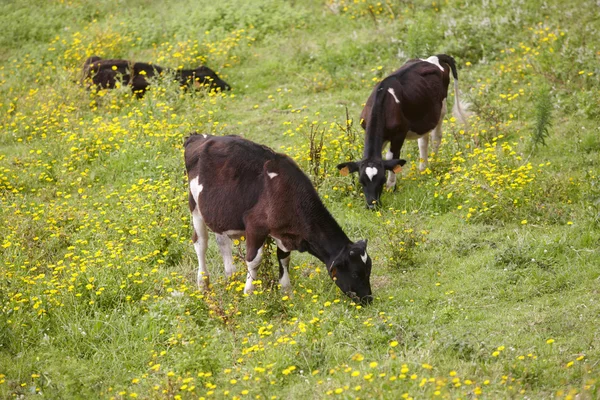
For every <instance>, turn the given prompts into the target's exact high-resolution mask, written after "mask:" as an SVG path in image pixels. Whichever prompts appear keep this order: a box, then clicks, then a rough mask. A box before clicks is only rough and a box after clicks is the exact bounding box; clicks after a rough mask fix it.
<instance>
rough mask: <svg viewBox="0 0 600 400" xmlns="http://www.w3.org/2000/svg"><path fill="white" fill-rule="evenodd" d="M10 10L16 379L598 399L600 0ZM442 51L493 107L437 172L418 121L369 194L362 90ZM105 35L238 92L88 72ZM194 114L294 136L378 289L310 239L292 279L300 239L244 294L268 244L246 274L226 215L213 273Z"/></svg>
mask: <svg viewBox="0 0 600 400" xmlns="http://www.w3.org/2000/svg"><path fill="white" fill-rule="evenodd" d="M0 26H2V34H1V35H0V309H1V313H0V398H3V399H32V398H49V399H93V398H102V399H133V398H142V399H198V398H200V399H250V398H252V399H313V398H314V399H317V398H319V399H320V398H340V399H358V398H361V399H422V398H443V399H475V398H479V399H509V398H510V399H514V398H528V399H546V398H557V399H595V398H599V397H600V365H599V362H600V347H599V345H600V297H599V293H600V254H599V252H598V248H599V244H600V177H599V176H598V174H599V171H600V170H599V166H600V157H599V156H600V128H599V127H598V121H599V120H600V107H599V106H600V7H599V6H598V4H597V2H596V1H586V0H574V1H570V2H564V1H561V0H545V1H542V0H531V1H522V0H475V1H467V0H442V1H438V0H436V1H432V2H417V1H411V0H406V1H404V0H403V1H391V0H380V1H377V0H313V1H309V0H288V1H277V0H253V1H240V0H221V1H218V2H214V1H207V0H199V1H181V0H175V1H170V2H165V1H156V0H130V1H126V2H123V1H117V0H93V1H92V0H51V1H48V0H32V1H28V2H20V1H2V2H0ZM438 53H446V54H450V55H452V56H453V57H454V58H455V59H456V60H457V65H458V76H459V82H460V83H459V87H460V89H461V92H462V96H463V98H464V99H466V100H467V101H468V102H470V103H471V107H470V111H471V113H472V117H471V118H470V119H469V122H468V126H467V127H465V126H462V125H461V124H459V123H458V121H456V120H455V119H454V118H453V117H451V115H450V114H448V115H447V118H446V120H445V122H444V127H443V131H444V139H443V143H442V146H441V148H440V151H439V154H435V155H432V156H431V157H430V165H429V168H428V169H426V170H425V171H423V172H420V171H419V170H418V168H417V166H418V162H419V160H418V158H419V156H418V154H419V153H418V148H417V144H416V142H413V141H410V142H407V143H405V145H404V148H403V150H402V157H403V158H405V159H407V160H408V164H407V165H406V166H405V167H404V169H403V171H402V172H401V174H399V177H398V178H399V179H398V187H397V190H396V192H387V193H384V194H383V197H382V200H383V207H382V208H381V209H379V210H377V211H369V210H366V208H365V206H364V199H363V197H362V193H361V188H360V186H359V185H358V182H357V181H356V178H353V177H343V176H340V175H339V173H338V171H337V169H336V168H335V166H336V165H337V164H338V163H340V162H344V161H349V160H355V159H358V158H360V155H361V154H362V146H363V140H364V132H363V130H362V128H360V126H359V121H358V118H359V115H360V111H361V109H362V106H363V104H364V102H365V101H366V99H367V97H368V95H369V93H370V91H371V90H372V88H373V87H374V85H375V84H376V83H377V82H378V81H379V80H381V79H382V78H383V77H385V76H386V75H388V74H390V73H391V72H393V71H394V70H396V69H397V68H399V67H400V66H401V65H402V64H403V63H404V62H405V61H406V60H408V59H409V58H413V57H422V58H425V57H428V56H430V55H433V54H438ZM91 55H98V56H101V57H104V58H126V59H132V60H137V61H153V62H155V63H158V64H160V65H161V66H166V67H173V68H176V67H184V68H195V67H197V66H198V65H200V64H206V65H207V66H209V67H210V68H212V69H214V70H215V71H217V72H218V74H219V75H220V76H221V78H223V79H224V80H225V81H227V82H228V83H229V84H230V85H231V86H232V87H233V90H232V91H231V92H225V93H214V92H207V91H197V92H184V91H182V90H181V89H180V88H179V87H178V86H177V85H176V84H175V83H173V82H171V81H170V80H168V79H165V80H163V81H162V82H155V85H153V87H152V89H151V90H150V91H149V92H148V93H147V94H146V96H144V97H143V98H142V99H136V98H135V97H133V96H132V95H131V92H130V90H129V89H128V88H127V87H120V88H118V89H115V90H112V91H103V90H100V91H95V90H92V91H88V90H85V88H83V87H82V86H81V85H79V84H78V81H79V78H80V71H81V65H82V63H83V61H84V60H85V58H87V57H88V56H91ZM453 100H454V96H453V94H451V93H449V96H448V101H449V104H451V103H452V102H453ZM450 108H451V107H449V109H450ZM192 131H198V132H201V133H210V134H215V135H225V134H236V135H242V136H244V137H246V138H249V139H251V140H254V141H257V142H259V143H262V144H265V145H268V146H271V147H272V148H274V149H275V150H277V151H280V152H283V153H286V154H288V155H290V156H291V157H293V158H294V159H295V160H296V161H297V163H298V164H299V165H300V166H301V168H302V169H303V170H304V171H305V172H306V173H307V174H308V175H309V176H310V178H311V179H312V181H313V183H314V185H315V187H316V188H317V190H318V192H319V194H320V196H321V199H322V200H323V202H324V204H325V205H326V206H327V207H328V209H329V210H330V211H331V213H332V214H333V215H334V217H335V218H336V220H337V221H338V222H339V223H340V225H341V226H342V228H343V229H344V230H345V232H346V233H347V234H348V236H349V237H350V238H351V239H352V240H358V239H368V251H369V254H370V256H371V258H372V259H373V273H372V276H371V284H372V287H373V292H374V296H375V300H374V302H373V304H372V305H370V306H366V307H361V306H360V305H357V304H354V303H353V302H352V301H351V300H350V299H349V298H347V297H346V296H344V295H343V294H342V293H341V292H340V291H339V290H338V289H337V287H336V286H335V284H334V283H333V282H332V281H331V279H330V278H329V276H328V274H327V271H326V268H325V266H324V265H323V264H321V263H320V262H319V261H318V260H317V259H315V258H313V257H311V256H309V255H307V254H304V253H298V252H294V253H292V261H291V266H290V267H291V268H290V269H291V271H290V275H291V281H292V288H293V290H292V292H290V293H286V292H283V291H281V290H280V288H279V287H278V271H277V261H276V259H275V246H274V244H269V245H267V246H266V247H265V258H264V260H263V264H262V267H261V269H260V270H259V281H257V282H256V284H257V287H258V288H259V289H258V290H257V291H256V292H255V293H254V294H252V295H250V296H246V295H244V294H243V287H244V282H245V277H246V274H245V264H244V261H243V257H244V243H243V240H242V241H241V242H240V241H236V243H235V254H236V265H237V267H238V272H237V274H236V275H235V276H234V277H233V278H232V279H230V280H227V279H226V278H225V276H224V271H223V265H222V260H221V258H220V255H219V252H218V249H217V246H216V243H215V241H214V237H212V235H211V238H210V241H209V243H210V247H209V252H208V259H209V269H210V272H211V279H212V289H211V290H210V291H209V292H206V293H204V292H201V291H198V290H197V287H196V283H195V274H196V270H197V260H196V255H195V252H194V249H193V246H192V244H191V235H192V228H191V221H190V214H189V209H188V205H187V185H186V183H187V182H186V177H185V169H184V164H183V148H182V144H183V140H184V138H185V137H186V136H187V135H188V134H189V133H190V132H192Z"/></svg>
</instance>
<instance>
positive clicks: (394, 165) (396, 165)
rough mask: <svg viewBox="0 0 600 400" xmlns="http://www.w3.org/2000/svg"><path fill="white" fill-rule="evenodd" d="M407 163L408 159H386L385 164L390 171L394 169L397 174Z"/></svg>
mask: <svg viewBox="0 0 600 400" xmlns="http://www.w3.org/2000/svg"><path fill="white" fill-rule="evenodd" d="M404 164H406V160H397V159H396V160H385V161H384V162H383V166H384V167H385V169H387V170H388V171H394V173H395V174H397V173H398V172H400V171H401V170H402V166H403V165H404Z"/></svg>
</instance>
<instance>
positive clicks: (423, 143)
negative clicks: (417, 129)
mask: <svg viewBox="0 0 600 400" xmlns="http://www.w3.org/2000/svg"><path fill="white" fill-rule="evenodd" d="M417 142H418V143H419V157H420V158H421V159H420V162H419V171H424V170H425V168H427V147H428V145H429V132H428V133H426V134H424V135H423V136H421V137H420V138H419V139H418V140H417Z"/></svg>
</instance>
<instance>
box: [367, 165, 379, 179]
mask: <svg viewBox="0 0 600 400" xmlns="http://www.w3.org/2000/svg"><path fill="white" fill-rule="evenodd" d="M377 172H378V171H377V168H375V167H367V168H365V173H366V174H367V176H368V177H369V180H371V181H372V180H373V177H374V176H375V175H377Z"/></svg>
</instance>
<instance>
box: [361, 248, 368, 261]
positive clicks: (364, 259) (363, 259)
mask: <svg viewBox="0 0 600 400" xmlns="http://www.w3.org/2000/svg"><path fill="white" fill-rule="evenodd" d="M367 257H368V256H367V252H366V251H365V254H363V255H361V256H360V259H361V260H362V262H363V263H364V264H366V263H367Z"/></svg>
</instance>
